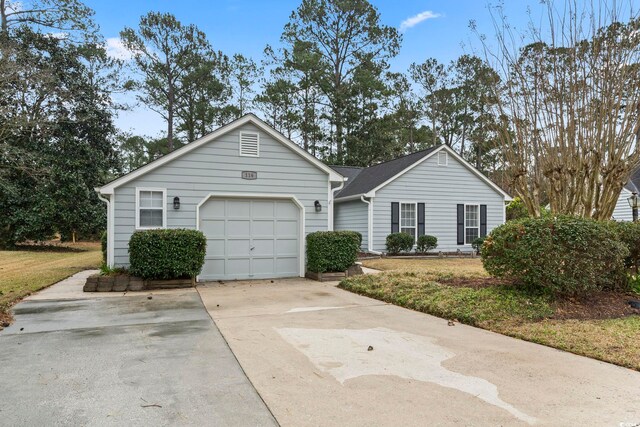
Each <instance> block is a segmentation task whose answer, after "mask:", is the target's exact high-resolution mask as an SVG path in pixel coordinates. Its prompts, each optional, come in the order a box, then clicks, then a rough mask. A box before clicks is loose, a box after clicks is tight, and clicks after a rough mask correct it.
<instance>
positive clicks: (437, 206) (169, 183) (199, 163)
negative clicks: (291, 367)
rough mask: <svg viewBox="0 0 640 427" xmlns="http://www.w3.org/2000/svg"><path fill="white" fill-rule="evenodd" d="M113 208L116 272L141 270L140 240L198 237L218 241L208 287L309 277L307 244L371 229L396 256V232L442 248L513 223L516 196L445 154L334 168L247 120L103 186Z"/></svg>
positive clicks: (442, 149)
mask: <svg viewBox="0 0 640 427" xmlns="http://www.w3.org/2000/svg"><path fill="white" fill-rule="evenodd" d="M96 191H97V192H98V194H99V197H100V198H101V199H102V200H103V201H104V202H106V204H107V263H108V265H109V266H111V267H127V266H128V265H129V251H128V244H129V239H130V238H131V235H132V234H133V233H134V232H135V231H136V230H146V229H152V228H190V229H198V230H201V231H202V232H203V233H204V234H205V236H206V238H207V252H206V256H205V264H204V266H203V269H202V272H201V273H200V275H199V277H198V280H234V279H260V278H276V277H297V276H299V277H304V275H305V272H306V271H305V236H306V235H307V234H308V233H311V232H314V231H323V230H332V229H333V228H334V198H335V195H336V194H338V196H339V198H338V199H337V200H335V202H336V203H335V215H336V217H335V224H336V228H338V229H350V230H356V231H360V232H361V233H362V234H363V241H364V244H363V246H364V249H368V250H371V251H379V252H382V251H384V240H385V237H386V235H387V234H389V233H390V232H392V231H403V232H407V233H410V234H413V235H414V236H419V235H420V234H424V233H427V234H433V235H435V236H436V237H438V239H439V242H440V243H439V244H440V246H439V248H440V249H441V250H447V251H448V250H455V249H458V248H463V249H468V250H470V243H471V241H472V240H473V239H474V238H475V237H477V236H482V235H485V234H486V233H488V232H489V231H491V229H492V228H494V227H495V226H497V225H498V224H502V223H503V222H504V219H505V211H504V209H505V201H507V200H510V199H509V196H508V195H507V194H506V193H505V192H504V191H502V190H501V189H500V188H499V187H498V186H496V185H495V184H494V183H492V182H491V181H490V180H489V179H487V178H486V177H485V176H483V175H482V174H481V173H480V172H478V171H477V170H476V169H474V168H473V167H472V166H471V165H469V164H468V163H467V162H466V161H464V160H463V159H462V158H460V156H458V155H457V154H456V153H455V152H454V151H453V150H451V149H449V148H448V147H446V146H438V147H435V148H432V149H429V150H425V151H421V152H419V153H415V154H410V155H408V156H404V157H402V158H400V159H397V160H394V161H391V162H386V163H382V164H380V165H376V166H372V167H370V168H362V169H360V168H339V167H335V168H331V167H329V166H327V165H325V164H324V163H322V162H321V161H320V160H318V159H316V158H315V157H313V156H312V155H310V154H309V153H308V152H306V151H305V150H303V149H302V148H301V147H299V146H298V145H297V144H295V143H294V142H292V141H290V140H289V139H287V138H286V137H284V136H283V135H282V134H280V133H279V132H277V131H276V130H274V129H273V128H272V127H271V126H269V125H268V124H267V123H265V122H264V121H262V120H261V119H259V118H258V117H256V116H255V115H253V114H247V115H245V116H243V117H241V118H239V119H237V120H235V121H233V122H231V123H229V124H227V125H225V126H222V127H220V128H219V129H217V130H215V131H214V132H212V133H210V134H208V135H205V136H203V137H202V138H200V139H198V140H196V141H193V142H191V143H189V144H187V145H185V146H183V147H181V148H179V149H177V150H175V151H173V152H171V153H169V154H167V155H165V156H163V157H161V158H159V159H157V160H155V161H153V162H150V163H148V164H147V165H145V166H142V167H140V168H139V169H136V170H134V171H132V172H130V173H128V174H126V175H124V176H121V177H119V178H117V179H115V180H113V181H111V182H109V183H107V184H105V185H104V186H102V187H100V188H97V189H96Z"/></svg>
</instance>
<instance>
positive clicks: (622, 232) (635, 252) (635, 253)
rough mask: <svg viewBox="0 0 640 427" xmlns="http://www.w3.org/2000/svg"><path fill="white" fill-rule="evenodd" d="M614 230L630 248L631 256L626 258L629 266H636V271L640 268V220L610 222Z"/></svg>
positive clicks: (619, 238) (626, 263)
mask: <svg viewBox="0 0 640 427" xmlns="http://www.w3.org/2000/svg"><path fill="white" fill-rule="evenodd" d="M609 224H610V225H611V227H612V228H613V230H614V232H615V233H616V235H617V236H618V240H620V241H621V242H622V243H623V244H624V245H625V246H626V247H627V249H628V250H629V256H627V257H626V258H625V260H624V264H625V266H626V267H627V268H634V269H635V271H636V273H637V272H638V270H639V269H640V222H626V221H625V222H616V221H611V222H610V223H609Z"/></svg>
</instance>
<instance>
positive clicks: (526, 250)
mask: <svg viewBox="0 0 640 427" xmlns="http://www.w3.org/2000/svg"><path fill="white" fill-rule="evenodd" d="M480 254H481V256H482V263H483V265H484V268H485V269H486V270H487V272H489V274H491V275H493V276H496V277H505V278H511V279H515V280H517V281H519V282H521V283H522V284H525V285H528V286H534V287H542V288H546V289H549V290H551V291H552V292H556V293H567V294H578V293H587V292H590V291H597V290H603V289H619V288H622V287H624V286H626V284H627V275H626V270H625V266H624V259H625V258H626V257H627V256H628V255H629V250H628V249H627V248H626V247H625V245H624V244H622V243H621V242H620V241H619V240H618V237H617V234H616V233H615V232H614V231H613V229H612V228H611V227H610V226H609V224H607V223H606V222H598V221H594V220H589V219H584V218H576V217H570V216H557V217H543V218H527V219H521V220H518V221H511V222H507V223H506V224H503V225H501V226H499V227H497V228H495V229H494V230H493V231H492V232H491V234H490V235H489V236H488V237H487V238H486V239H485V241H484V244H483V245H482V248H481V250H480Z"/></svg>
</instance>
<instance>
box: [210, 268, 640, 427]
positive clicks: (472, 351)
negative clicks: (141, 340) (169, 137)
mask: <svg viewBox="0 0 640 427" xmlns="http://www.w3.org/2000/svg"><path fill="white" fill-rule="evenodd" d="M198 291H199V292H200V294H201V296H202V299H203V301H204V303H205V306H206V308H207V309H208V311H209V313H210V314H211V315H212V317H213V318H214V320H215V322H216V324H217V325H218V327H219V329H220V331H221V332H222V334H223V335H224V337H225V338H226V340H227V341H228V342H229V345H230V346H231V349H232V350H233V352H234V353H235V355H236V357H237V358H238V360H239V361H240V364H241V365H242V367H243V368H244V370H245V372H246V373H247V375H248V376H249V378H250V380H251V381H252V383H253V384H254V386H255V387H256V389H257V390H258V392H259V393H260V394H261V396H262V398H263V399H264V401H265V402H266V403H267V405H268V406H269V408H270V409H271V411H272V412H273V414H274V415H275V417H276V419H277V420H278V421H279V423H280V424H281V425H283V426H320V425H322V426H381V425H387V426H399V425H416V426H417V425H420V426H424V425H453V424H455V425H528V424H536V425H554V426H578V425H589V426H597V425H602V426H633V425H636V423H639V422H640V373H639V372H635V371H631V370H628V369H624V368H620V367H617V366H614V365H610V364H606V363H601V362H598V361H595V360H591V359H587V358H583V357H580V356H575V355H573V354H569V353H564V352H561V351H557V350H554V349H551V348H547V347H543V346H539V345H536V344H532V343H528V342H524V341H520V340H516V339H511V338H508V337H505V336H502V335H499V334H494V333H491V332H487V331H483V330H480V329H476V328H472V327H468V326H464V325H456V326H448V325H447V321H445V320H442V319H439V318H436V317H432V316H428V315H424V314H421V313H418V312H414V311H410V310H406V309H403V308H400V307H396V306H392V305H387V304H384V303H381V302H380V301H376V300H372V299H369V298H365V297H361V296H358V295H354V294H351V293H349V292H346V291H342V290H340V289H337V288H336V287H335V286H334V284H327V283H324V284H321V283H317V282H311V281H305V280H298V279H295V280H281V281H275V282H274V283H272V282H271V281H259V282H258V281H256V282H235V283H234V282H230V283H228V284H217V283H211V284H207V285H205V286H200V287H198Z"/></svg>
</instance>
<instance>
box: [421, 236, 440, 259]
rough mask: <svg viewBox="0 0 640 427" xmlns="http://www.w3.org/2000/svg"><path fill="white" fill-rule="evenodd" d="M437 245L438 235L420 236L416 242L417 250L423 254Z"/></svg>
mask: <svg viewBox="0 0 640 427" xmlns="http://www.w3.org/2000/svg"><path fill="white" fill-rule="evenodd" d="M437 247H438V238H437V237H436V236H429V235H428V234H424V235H422V236H418V241H417V242H416V252H418V253H421V254H423V253H425V252H429V251H431V250H434V249H435V248H437Z"/></svg>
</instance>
